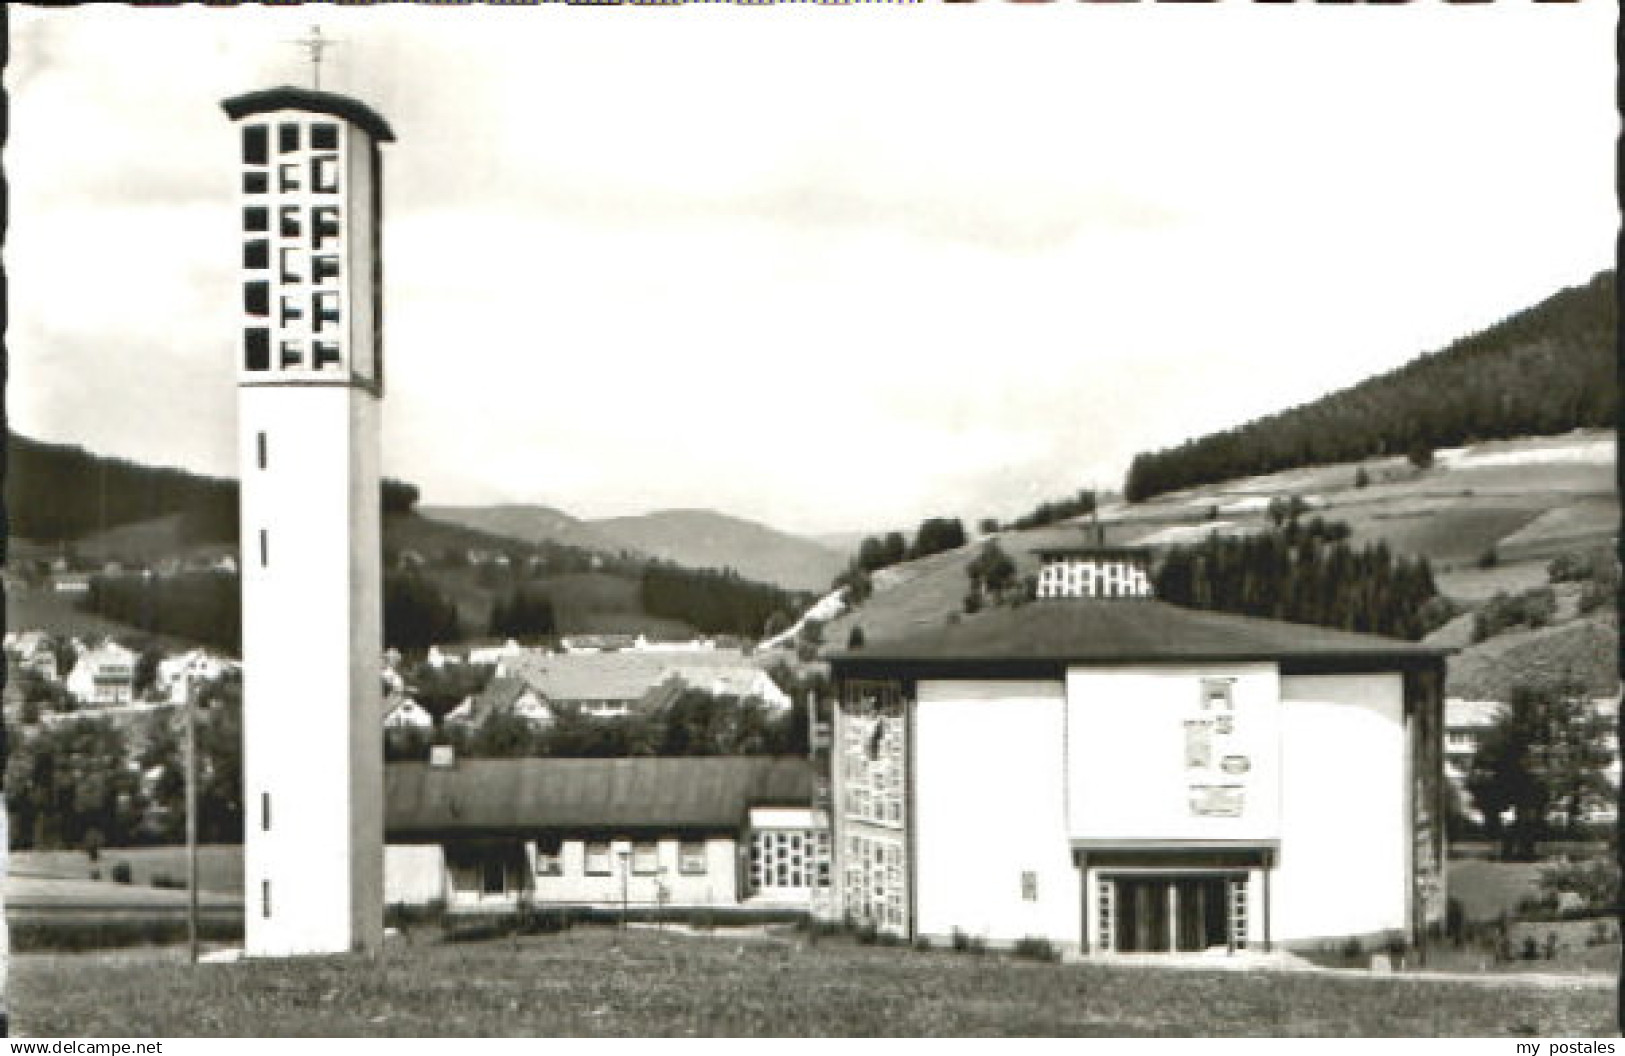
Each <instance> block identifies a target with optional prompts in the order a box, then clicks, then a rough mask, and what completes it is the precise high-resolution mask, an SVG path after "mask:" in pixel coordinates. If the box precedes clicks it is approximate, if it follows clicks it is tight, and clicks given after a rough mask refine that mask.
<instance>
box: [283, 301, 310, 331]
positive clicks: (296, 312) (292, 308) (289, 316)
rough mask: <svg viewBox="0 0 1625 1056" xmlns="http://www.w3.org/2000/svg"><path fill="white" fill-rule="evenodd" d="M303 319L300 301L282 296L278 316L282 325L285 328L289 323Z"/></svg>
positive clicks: (303, 311) (303, 312) (303, 313)
mask: <svg viewBox="0 0 1625 1056" xmlns="http://www.w3.org/2000/svg"><path fill="white" fill-rule="evenodd" d="M304 317H305V310H304V308H303V306H301V304H300V299H299V298H298V297H291V296H287V295H284V296H283V298H282V314H281V316H280V321H281V323H282V325H283V326H287V325H288V324H289V323H290V322H297V321H298V320H300V319H303V318H304Z"/></svg>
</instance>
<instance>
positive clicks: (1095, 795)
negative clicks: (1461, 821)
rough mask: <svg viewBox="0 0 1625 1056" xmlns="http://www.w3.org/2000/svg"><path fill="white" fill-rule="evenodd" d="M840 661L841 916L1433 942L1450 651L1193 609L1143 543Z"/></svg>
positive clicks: (998, 941)
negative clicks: (1167, 588) (1022, 598)
mask: <svg viewBox="0 0 1625 1056" xmlns="http://www.w3.org/2000/svg"><path fill="white" fill-rule="evenodd" d="M1041 556H1042V558H1043V561H1044V564H1043V568H1042V571H1041V573H1040V578H1039V583H1038V591H1037V598H1036V600H1032V601H1028V602H1026V603H1025V604H1021V605H1017V606H1013V607H999V608H996V609H993V610H991V611H986V612H983V613H981V614H978V615H975V616H971V617H965V618H963V619H962V620H961V621H959V622H955V623H950V624H948V625H945V626H943V627H940V628H938V629H936V630H933V631H931V632H928V633H922V634H918V635H915V636H912V637H908V638H904V639H898V640H893V641H888V642H884V643H880V642H877V643H874V644H871V645H869V646H867V647H863V648H856V649H850V650H847V651H845V652H842V653H838V654H836V655H835V656H834V657H832V663H833V669H834V675H835V680H836V691H837V701H836V711H835V723H834V731H833V732H834V757H833V762H832V767H833V774H832V786H833V811H832V813H833V821H834V830H835V831H834V840H833V844H834V853H835V880H836V886H837V889H838V891H839V893H840V897H841V900H842V902H841V905H842V913H843V914H844V915H845V916H846V917H847V918H848V919H849V920H852V921H854V922H860V923H861V922H869V923H873V924H874V925H876V926H878V927H879V928H880V929H882V930H884V931H887V932H890V933H892V934H895V935H900V936H903V937H906V938H910V939H924V940H927V941H932V942H937V943H946V942H949V941H951V940H952V938H953V937H954V936H955V934H956V933H959V934H964V935H966V936H972V937H976V938H979V939H981V940H982V941H985V942H986V943H988V944H989V945H991V946H1001V945H1003V946H1008V945H1012V944H1014V943H1016V942H1019V941H1020V940H1021V939H1023V938H1029V937H1031V938H1041V939H1045V940H1048V941H1049V942H1050V943H1052V944H1053V945H1054V946H1055V947H1057V948H1059V949H1061V950H1063V951H1067V952H1070V953H1161V952H1171V951H1172V952H1198V951H1208V952H1211V951H1235V950H1268V949H1270V948H1272V947H1275V946H1284V947H1305V946H1319V945H1321V944H1325V943H1341V942H1344V941H1346V940H1347V939H1349V938H1351V937H1353V938H1358V939H1360V940H1361V941H1364V942H1367V943H1375V942H1384V941H1389V940H1394V939H1398V940H1401V941H1406V940H1414V939H1418V938H1419V937H1420V934H1421V929H1422V928H1423V927H1424V925H1425V923H1427V922H1430V921H1434V920H1439V919H1442V917H1443V909H1444V891H1443V883H1442V876H1443V874H1442V863H1443V857H1444V844H1443V839H1444V834H1443V831H1442V824H1441V823H1442V806H1443V800H1442V796H1443V795H1444V794H1445V789H1444V786H1443V781H1442V765H1441V731H1442V692H1441V691H1442V687H1443V681H1444V678H1443V676H1444V652H1443V651H1442V650H1440V649H1436V648H1433V647H1430V646H1425V645H1420V644H1416V643H1411V642H1405V641H1399V640H1395V639H1390V638H1384V637H1378V636H1374V635H1367V634H1355V633H1350V632H1344V631H1336V630H1330V629H1326V628H1320V627H1311V626H1302V625H1297V624H1290V623H1282V622H1278V621H1272V620H1262V619H1255V618H1250V617H1244V616H1236V615H1230V614H1225V613H1218V612H1208V611H1198V610H1194V609H1187V608H1182V607H1179V606H1175V605H1171V604H1168V603H1165V602H1161V601H1158V600H1156V599H1155V598H1154V597H1153V596H1152V589H1151V574H1150V566H1149V556H1148V555H1147V554H1146V553H1144V552H1140V551H1134V550H1126V549H1115V550H1114V549H1105V548H1095V549H1083V548H1079V549H1071V550H1056V551H1054V552H1049V553H1045V554H1043V555H1041Z"/></svg>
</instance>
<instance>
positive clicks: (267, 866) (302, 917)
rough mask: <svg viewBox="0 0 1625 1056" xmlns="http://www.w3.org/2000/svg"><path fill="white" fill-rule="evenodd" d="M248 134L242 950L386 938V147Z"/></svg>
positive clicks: (333, 107)
mask: <svg viewBox="0 0 1625 1056" xmlns="http://www.w3.org/2000/svg"><path fill="white" fill-rule="evenodd" d="M222 106H223V107H224V108H225V111H226V113H227V114H228V115H229V116H230V117H231V118H232V119H233V120H235V121H236V122H237V123H238V127H239V133H240V144H241V152H242V153H241V179H242V193H241V200H242V265H243V283H242V302H241V305H242V311H241V319H242V322H241V326H240V328H239V332H240V334H241V339H240V341H239V344H238V363H237V366H238V395H239V399H238V450H239V465H240V467H241V481H242V490H241V502H242V551H243V552H242V596H243V616H242V637H243V827H244V841H243V842H244V863H243V865H244V875H243V886H244V889H245V890H244V898H243V902H244V917H245V923H246V929H245V931H246V934H245V944H246V949H247V952H248V953H249V954H250V955H251V956H256V955H257V956H283V955H289V954H309V953H341V952H347V951H350V950H355V949H367V950H370V949H374V948H376V947H377V946H378V945H379V943H380V942H381V941H382V932H383V744H382V736H383V735H382V727H381V719H382V711H381V707H382V703H381V700H380V696H381V677H382V673H381V671H380V666H381V664H382V653H383V603H382V567H381V564H382V556H381V541H380V537H379V530H380V528H379V521H380V515H379V472H378V471H379V454H378V446H379V441H378V424H379V399H380V397H381V395H382V392H383V354H382V342H383V325H382V320H383V312H382V300H381V293H382V290H381V282H380V279H381V267H382V257H381V254H380V248H381V244H380V236H381V233H382V232H381V230H380V228H381V217H382V212H383V210H382V196H381V190H382V185H381V177H382V170H381V164H380V154H379V144H380V143H384V142H389V141H391V140H393V138H394V136H393V134H392V133H391V132H390V129H389V126H388V125H387V124H385V123H384V120H383V119H382V118H381V117H379V116H378V115H377V114H376V113H374V112H373V111H372V110H371V109H369V108H368V107H367V106H365V105H364V104H362V103H360V102H357V101H356V100H354V99H350V98H347V97H345V96H341V95H334V94H331V93H328V92H317V91H308V90H305V89H299V88H273V89H269V90H266V91H260V92H252V93H249V94H247V95H240V96H236V97H234V98H232V99H228V100H226V101H225V102H224V103H223V104H222Z"/></svg>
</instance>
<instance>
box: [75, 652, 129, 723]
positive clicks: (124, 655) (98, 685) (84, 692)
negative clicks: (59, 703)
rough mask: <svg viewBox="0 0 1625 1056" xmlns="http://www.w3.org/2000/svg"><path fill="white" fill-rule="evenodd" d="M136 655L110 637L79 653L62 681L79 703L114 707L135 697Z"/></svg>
mask: <svg viewBox="0 0 1625 1056" xmlns="http://www.w3.org/2000/svg"><path fill="white" fill-rule="evenodd" d="M135 661H136V655H135V653H133V652H131V651H130V650H129V649H126V648H124V647H123V646H122V645H120V644H118V643H117V642H115V641H113V640H111V639H109V640H107V641H105V642H103V643H102V644H101V645H98V646H96V647H94V648H91V649H86V650H84V651H83V652H81V653H80V654H79V659H78V661H77V662H76V663H75V664H74V665H73V670H72V671H70V672H68V677H67V680H66V682H64V683H63V685H64V686H65V687H66V689H67V691H68V693H69V694H70V695H71V696H72V697H73V698H74V699H75V700H77V701H78V702H79V703H80V704H81V705H86V706H90V707H113V706H117V705H120V704H128V703H130V702H131V701H133V700H135Z"/></svg>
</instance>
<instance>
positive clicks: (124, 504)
mask: <svg viewBox="0 0 1625 1056" xmlns="http://www.w3.org/2000/svg"><path fill="white" fill-rule="evenodd" d="M6 443H7V450H6V484H5V496H6V515H7V518H8V530H9V532H10V534H11V535H13V536H19V537H22V538H25V539H33V540H37V541H40V542H52V543H56V542H65V541H72V540H74V539H78V538H80V537H82V536H86V535H91V534H94V533H96V532H100V531H103V530H105V529H108V528H116V527H118V526H120V525H125V524H135V523H137V522H139V521H149V520H153V519H155V518H158V517H165V516H168V515H170V514H176V513H179V514H183V515H184V520H183V524H184V528H185V534H186V535H187V536H188V538H189V541H192V542H228V541H231V540H235V539H236V538H237V482H236V481H235V480H224V479H221V478H218V477H205V476H200V475H198V474H196V473H188V472H187V471H185V470H181V469H158V468H154V467H152V466H143V465H139V464H137V463H134V462H127V461H125V460H124V459H120V458H108V457H106V456H104V455H95V454H91V453H90V452H88V451H86V450H85V449H84V448H81V447H73V446H70V445H68V444H47V443H42V442H41V441H38V440H30V439H29V438H27V437H25V436H18V435H17V434H16V433H14V432H10V431H9V430H8V431H7V434H6Z"/></svg>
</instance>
